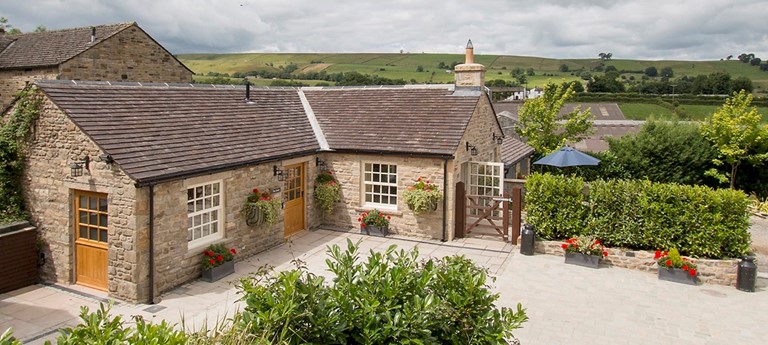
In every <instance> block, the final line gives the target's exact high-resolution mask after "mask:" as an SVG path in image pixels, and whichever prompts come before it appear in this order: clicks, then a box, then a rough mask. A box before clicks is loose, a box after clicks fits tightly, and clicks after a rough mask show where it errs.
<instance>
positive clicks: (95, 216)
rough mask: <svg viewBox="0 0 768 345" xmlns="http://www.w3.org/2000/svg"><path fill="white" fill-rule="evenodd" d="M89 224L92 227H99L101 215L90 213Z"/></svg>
mask: <svg viewBox="0 0 768 345" xmlns="http://www.w3.org/2000/svg"><path fill="white" fill-rule="evenodd" d="M88 224H91V225H96V226H98V225H99V215H98V213H96V212H90V213H88Z"/></svg>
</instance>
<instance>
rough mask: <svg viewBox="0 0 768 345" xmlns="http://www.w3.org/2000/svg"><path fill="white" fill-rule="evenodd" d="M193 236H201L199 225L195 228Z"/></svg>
mask: <svg viewBox="0 0 768 345" xmlns="http://www.w3.org/2000/svg"><path fill="white" fill-rule="evenodd" d="M194 236H195V238H200V237H202V236H201V235H200V227H199V226H198V227H196V228H195V235H194Z"/></svg>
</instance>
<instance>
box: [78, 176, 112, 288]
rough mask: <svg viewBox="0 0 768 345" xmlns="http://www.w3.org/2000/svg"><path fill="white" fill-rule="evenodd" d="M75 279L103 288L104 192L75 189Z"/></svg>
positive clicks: (105, 257) (105, 286) (105, 282)
mask: <svg viewBox="0 0 768 345" xmlns="http://www.w3.org/2000/svg"><path fill="white" fill-rule="evenodd" d="M74 209H75V282H76V283H77V284H80V285H85V286H88V287H91V288H94V289H99V290H105V291H106V290H107V248H108V245H107V240H108V238H107V227H108V225H109V220H108V213H109V212H108V211H109V210H108V203H107V194H102V193H93V192H85V191H75V207H74Z"/></svg>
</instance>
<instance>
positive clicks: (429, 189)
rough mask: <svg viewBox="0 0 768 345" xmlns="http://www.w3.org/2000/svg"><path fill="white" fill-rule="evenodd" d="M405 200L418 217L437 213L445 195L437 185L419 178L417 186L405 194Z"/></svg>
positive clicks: (409, 188) (407, 190)
mask: <svg viewBox="0 0 768 345" xmlns="http://www.w3.org/2000/svg"><path fill="white" fill-rule="evenodd" d="M403 199H404V200H405V204H406V205H408V208H409V209H410V210H411V211H413V214H416V215H418V214H421V213H426V212H434V211H436V210H437V206H438V204H439V203H440V200H442V199H443V193H442V192H441V191H440V190H439V189H438V188H437V185H435V184H432V183H430V181H429V180H425V179H424V178H423V177H419V178H418V179H417V180H416V183H415V184H413V185H412V186H410V187H408V189H406V190H405V191H404V192H403Z"/></svg>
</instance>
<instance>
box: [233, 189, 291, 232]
mask: <svg viewBox="0 0 768 345" xmlns="http://www.w3.org/2000/svg"><path fill="white" fill-rule="evenodd" d="M281 206H282V202H281V201H280V200H278V199H274V198H272V194H271V193H269V192H266V191H265V192H261V191H259V189H258V188H254V189H253V190H252V191H251V193H250V194H248V197H247V198H246V199H245V204H244V205H243V209H242V211H241V212H242V214H243V216H244V217H245V223H246V224H248V225H262V224H266V225H267V227H270V226H272V225H274V224H275V223H277V219H278V212H279V211H278V210H279V209H280V207H281Z"/></svg>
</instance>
